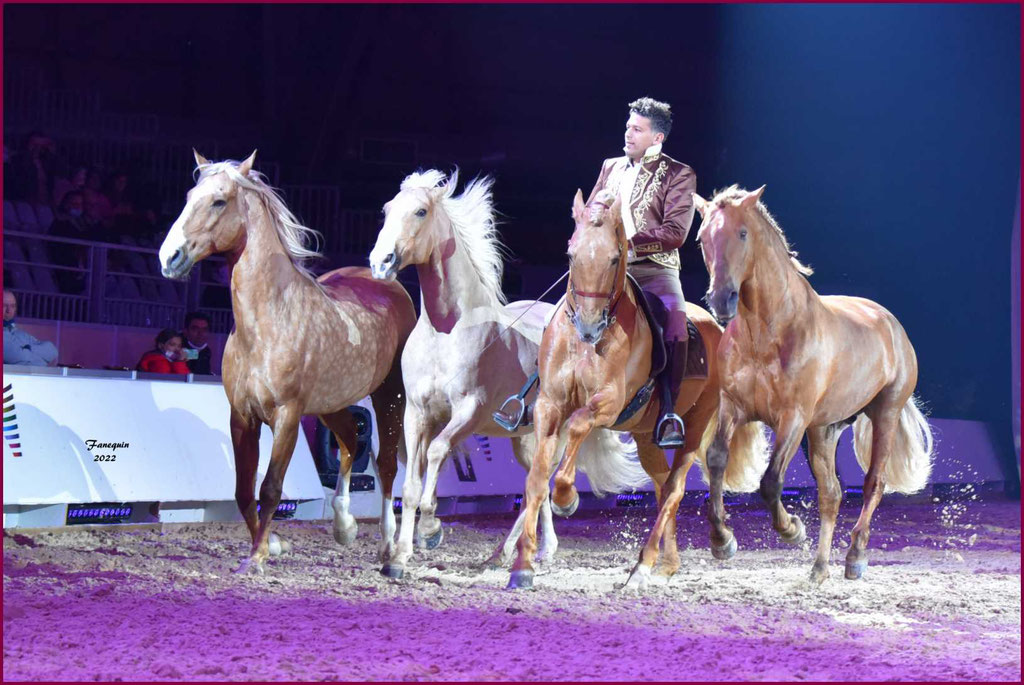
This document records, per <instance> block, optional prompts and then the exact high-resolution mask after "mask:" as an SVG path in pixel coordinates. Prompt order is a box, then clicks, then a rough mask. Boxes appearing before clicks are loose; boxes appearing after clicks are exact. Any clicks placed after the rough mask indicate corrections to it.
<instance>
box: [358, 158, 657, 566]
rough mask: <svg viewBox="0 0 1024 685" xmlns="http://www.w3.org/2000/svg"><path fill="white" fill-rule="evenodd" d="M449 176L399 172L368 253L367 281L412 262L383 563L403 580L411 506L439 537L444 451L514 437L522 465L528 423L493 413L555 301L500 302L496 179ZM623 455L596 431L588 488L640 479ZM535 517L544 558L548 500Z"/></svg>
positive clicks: (497, 557) (548, 543)
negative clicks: (404, 455)
mask: <svg viewBox="0 0 1024 685" xmlns="http://www.w3.org/2000/svg"><path fill="white" fill-rule="evenodd" d="M457 183H458V170H456V171H455V173H453V174H452V175H451V177H450V178H447V179H446V178H445V175H444V174H443V173H442V172H440V171H435V170H430V171H426V172H422V173H415V174H412V175H411V176H409V177H407V178H406V179H405V180H404V181H403V182H402V185H401V189H400V191H399V193H398V194H397V195H396V196H395V197H394V198H392V199H391V201H390V202H388V203H387V204H385V205H384V214H385V219H384V226H383V227H382V228H381V231H380V235H379V236H378V237H377V243H376V245H374V247H373V250H372V251H371V252H370V268H371V269H372V272H373V276H374V278H379V279H393V278H395V276H396V275H397V274H398V272H399V270H400V269H402V268H403V267H406V266H411V265H415V266H416V269H417V272H418V274H419V281H420V303H421V306H420V316H419V320H418V321H417V322H416V327H415V328H414V329H413V332H412V334H411V335H410V336H409V340H408V342H407V343H406V346H405V350H404V352H403V353H402V374H403V378H404V382H405V391H406V408H405V422H404V430H405V444H406V449H407V452H408V463H407V465H406V471H405V483H404V484H403V488H402V503H403V504H404V505H405V506H403V507H402V521H401V528H400V530H399V535H398V545H397V547H396V548H395V553H394V554H393V555H392V557H391V559H390V560H389V562H388V563H386V564H385V565H384V567H383V568H382V569H381V573H383V574H384V575H387V576H390V577H393V578H400V577H402V575H403V574H404V572H405V566H406V564H407V563H408V561H409V559H410V558H411V557H412V554H413V527H414V523H415V518H416V509H417V507H418V508H419V510H420V521H419V528H418V531H417V533H418V535H419V537H420V544H421V546H423V547H426V548H427V549H431V548H433V547H436V546H437V545H439V544H440V543H441V540H442V537H443V535H442V529H441V522H440V521H439V520H438V519H437V517H436V516H435V510H436V507H437V497H436V494H435V489H436V487H437V476H438V470H439V469H440V467H441V465H442V463H443V462H444V459H445V457H446V456H447V455H448V454H449V453H450V451H451V450H452V448H454V447H456V446H458V445H459V443H461V442H462V441H463V440H465V439H466V438H468V437H469V436H470V435H472V434H474V433H476V434H480V435H488V436H496V437H506V438H511V439H512V450H513V452H514V454H515V457H516V459H517V461H519V463H520V464H521V465H522V466H523V468H525V469H527V470H529V468H530V463H531V462H532V460H533V453H534V448H535V444H534V438H533V429H532V427H530V426H525V427H522V428H520V429H519V430H518V431H516V432H515V433H509V432H508V431H506V430H504V429H503V428H501V427H499V426H498V425H497V424H496V423H494V421H493V420H492V418H491V415H492V413H493V412H494V411H495V410H496V409H498V408H499V407H500V406H501V403H502V401H503V400H505V399H506V398H508V397H509V396H510V395H513V394H515V393H516V392H517V391H518V390H519V389H520V388H521V387H522V385H523V384H524V382H525V381H526V379H527V378H528V377H529V376H530V375H531V374H532V373H533V372H534V371H535V370H536V369H537V351H538V349H539V346H540V339H541V335H542V333H543V328H544V322H545V318H546V316H547V315H548V314H549V313H550V312H551V311H552V310H553V306H552V305H550V304H547V303H545V302H532V301H523V302H513V303H511V304H506V303H505V302H506V301H505V296H504V295H503V293H502V291H501V271H502V255H501V247H500V243H499V242H498V236H497V232H496V231H495V227H494V212H493V208H492V200H491V185H492V184H493V180H492V179H491V178H490V177H485V178H483V179H476V180H474V181H471V182H470V183H469V184H468V185H467V186H466V188H465V190H464V191H463V193H462V195H460V196H458V197H455V196H454V192H455V187H456V184H457ZM531 305H532V307H531ZM528 308H529V310H528V311H527V309H528ZM562 445H564V437H563V441H562ZM559 453H560V452H559ZM629 453H630V448H629V446H628V445H626V444H623V443H622V441H621V440H619V437H618V434H617V433H614V432H612V431H604V430H602V431H595V432H594V434H593V437H592V438H591V440H590V441H589V442H588V443H585V444H584V447H583V450H582V451H581V468H582V469H583V470H584V471H585V472H586V473H587V475H588V477H589V480H590V484H591V487H592V489H593V490H594V491H595V492H601V491H620V490H623V489H627V488H631V487H636V486H637V485H639V484H641V483H643V482H645V480H646V474H644V472H643V470H642V468H641V467H640V465H639V462H637V461H634V460H631V459H629V458H628V455H629ZM555 466H557V463H556V464H555ZM558 513H563V512H561V511H560V512H558ZM566 513H567V514H568V513H571V511H570V512H566ZM541 515H542V526H543V528H542V530H543V542H542V546H541V550H540V556H541V557H543V558H544V559H545V560H550V559H551V558H552V557H553V555H554V553H555V550H556V549H557V547H558V539H557V538H556V536H555V531H554V525H553V522H552V517H551V503H550V501H549V500H545V501H544V503H543V504H542V508H541ZM522 520H523V519H522V516H520V518H519V519H518V520H517V521H516V524H515V526H514V527H513V529H512V531H511V532H510V533H509V535H508V537H507V538H506V539H505V541H504V543H502V544H501V545H499V547H498V549H496V550H495V552H494V554H493V555H492V556H491V558H490V559H489V560H488V563H490V564H493V565H507V564H508V563H509V561H510V560H511V557H512V554H513V552H514V551H515V543H516V540H518V538H519V535H520V533H521V532H522Z"/></svg>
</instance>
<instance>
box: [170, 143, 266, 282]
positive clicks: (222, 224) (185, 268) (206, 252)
mask: <svg viewBox="0 0 1024 685" xmlns="http://www.w3.org/2000/svg"><path fill="white" fill-rule="evenodd" d="M193 153H194V154H195V159H196V171H198V172H199V180H198V181H196V185H195V186H194V187H193V188H192V189H191V190H189V191H188V195H187V196H186V201H185V208H184V209H182V210H181V214H180V215H179V216H178V218H177V219H176V220H175V221H174V224H173V225H172V226H171V229H170V230H169V231H168V232H167V237H166V238H164V242H163V244H162V245H160V252H159V256H160V267H161V270H162V272H163V275H164V276H166V277H167V278H185V277H186V276H187V275H188V273H189V271H191V269H192V266H193V265H194V264H195V263H196V262H198V261H200V260H202V259H205V258H206V257H209V256H210V255H211V254H220V253H223V252H232V251H236V250H238V249H240V248H241V247H242V246H243V245H244V242H245V224H246V208H245V206H244V199H243V198H242V193H240V192H239V183H240V182H241V181H242V180H243V179H246V178H248V177H249V173H250V172H251V171H252V165H253V162H254V161H255V160H256V152H255V151H253V153H252V154H251V155H249V158H248V159H246V160H245V161H243V162H241V163H238V164H236V163H233V162H221V163H218V164H213V163H211V162H210V161H209V160H207V159H206V158H205V157H203V156H202V155H201V154H199V153H198V152H195V151H194V150H193Z"/></svg>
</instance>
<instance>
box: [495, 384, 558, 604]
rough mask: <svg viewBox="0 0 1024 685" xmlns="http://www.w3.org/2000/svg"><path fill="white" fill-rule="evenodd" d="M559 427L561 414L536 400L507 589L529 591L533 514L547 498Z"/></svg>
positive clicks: (533, 545) (551, 404)
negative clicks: (533, 448) (529, 460)
mask: <svg viewBox="0 0 1024 685" xmlns="http://www.w3.org/2000/svg"><path fill="white" fill-rule="evenodd" d="M561 425H562V412H561V410H560V408H559V407H557V406H556V405H555V403H554V402H552V401H551V400H550V399H548V398H547V397H546V396H544V395H541V396H540V397H539V398H538V399H537V404H536V405H535V408H534V435H535V436H536V444H537V452H536V453H535V454H534V455H533V461H532V463H531V464H530V472H529V474H528V475H527V476H526V487H525V488H524V490H525V491H524V493H523V504H522V514H520V518H521V519H522V526H523V532H522V534H521V535H520V536H519V545H518V549H519V554H518V555H517V556H516V560H515V562H513V564H512V572H511V573H510V574H509V581H508V587H509V588H511V589H531V588H533V575H534V568H533V561H534V556H535V555H536V553H537V514H538V513H539V512H540V509H541V505H542V502H543V501H544V499H545V498H547V496H548V492H549V487H548V480H549V479H550V477H551V461H552V458H553V457H554V455H555V450H556V449H557V447H558V431H559V428H560V427H561Z"/></svg>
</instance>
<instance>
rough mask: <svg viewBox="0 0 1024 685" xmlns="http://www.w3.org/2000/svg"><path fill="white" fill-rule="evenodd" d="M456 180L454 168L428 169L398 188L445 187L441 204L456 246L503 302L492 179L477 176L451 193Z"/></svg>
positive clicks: (499, 241) (494, 294) (417, 173)
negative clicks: (447, 171) (449, 171)
mask: <svg viewBox="0 0 1024 685" xmlns="http://www.w3.org/2000/svg"><path fill="white" fill-rule="evenodd" d="M458 182H459V170H458V169H457V168H456V169H455V171H454V172H452V175H451V176H450V177H448V178H447V179H446V177H445V175H444V173H443V172H441V171H437V170H436V169H430V170H428V171H421V172H416V173H414V174H410V175H409V176H407V177H406V178H405V180H404V181H402V185H401V188H400V189H401V190H410V189H414V188H425V189H427V190H430V189H432V188H436V187H438V186H439V185H442V184H443V186H444V189H445V191H444V195H442V196H441V206H442V207H443V208H444V211H445V213H446V214H447V215H448V219H449V220H450V221H451V225H452V233H454V234H455V242H456V244H457V245H458V249H459V250H460V251H462V252H463V253H464V254H465V256H466V257H467V258H468V259H469V262H470V264H471V265H472V266H473V271H475V272H476V274H477V276H479V277H480V281H481V282H482V283H483V285H484V289H485V290H486V291H487V293H488V294H490V295H491V296H493V297H494V298H495V299H496V300H497V301H498V302H499V303H501V304H505V302H507V300H506V298H505V293H503V292H502V290H501V272H502V267H503V260H502V257H503V246H502V244H501V240H500V238H499V235H498V231H497V229H496V224H495V219H494V205H493V199H492V196H491V186H493V185H494V179H493V178H492V177H490V176H484V177H482V178H481V177H479V176H478V177H477V178H474V179H473V180H472V181H470V182H469V183H468V184H466V188H465V190H463V191H462V194H461V195H459V196H458V197H453V195H454V194H455V186H456V185H458Z"/></svg>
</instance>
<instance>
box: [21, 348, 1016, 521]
mask: <svg viewBox="0 0 1024 685" xmlns="http://www.w3.org/2000/svg"><path fill="white" fill-rule="evenodd" d="M62 373H64V371H63V370H61V369H42V370H37V371H31V372H27V371H25V370H23V369H18V368H17V367H5V369H4V386H5V390H4V438H5V439H4V478H3V481H4V485H3V492H4V526H5V527H10V526H34V525H61V524H62V523H63V521H64V510H65V505H67V504H69V503H91V502H134V503H152V502H160V503H162V504H161V510H160V512H159V520H161V521H175V520H177V521H203V520H235V519H239V518H240V517H239V515H238V512H237V509H236V508H235V504H234V490H235V469H234V457H233V453H232V447H231V436H230V431H229V425H228V424H229V421H228V416H229V407H228V402H227V398H226V397H225V395H224V390H223V388H222V387H221V385H220V383H219V382H183V381H182V380H180V379H175V380H153V379H132V378H130V377H129V374H126V373H124V372H82V371H78V372H76V371H68V372H67V373H68V375H67V376H63V375H61V374H62ZM360 404H362V405H363V406H367V407H369V408H371V410H372V406H371V405H370V402H369V399H364V400H363V401H362V402H360ZM375 423H376V422H374V424H375ZM931 423H932V426H933V428H934V430H935V432H936V444H937V450H936V451H937V456H936V460H935V466H934V469H933V472H932V483H963V482H997V481H1002V480H1003V479H1004V475H1003V474H1002V472H1001V470H1000V467H999V462H998V459H997V456H996V451H995V445H996V444H998V443H997V442H996V441H994V440H992V437H991V435H990V430H989V428H988V426H987V425H986V424H983V423H979V422H974V421H957V420H948V419H934V420H932V422H931ZM851 433H852V431H847V432H846V433H845V434H844V437H843V440H842V441H841V442H840V445H839V449H838V453H837V469H838V471H839V474H840V478H841V479H842V480H843V482H844V484H845V485H847V486H857V485H860V484H861V483H862V482H863V472H862V470H861V469H860V467H859V466H858V465H857V462H856V460H855V457H854V455H853V451H852V448H851V445H850V437H851ZM271 446H272V436H271V434H270V430H269V429H268V428H266V427H264V429H263V433H262V435H261V439H260V465H259V473H258V475H257V484H259V483H260V482H262V480H263V475H264V473H265V472H266V469H267V466H268V464H269V460H270V450H271ZM372 446H373V448H374V451H375V452H376V447H377V441H376V435H375V434H374V435H373V438H372ZM371 470H372V469H371ZM404 477H405V469H404V467H403V466H400V467H399V471H398V477H397V478H396V479H395V484H394V488H393V492H394V494H395V496H396V497H401V495H402V484H403V482H404ZM525 478H526V474H525V472H524V470H523V469H522V467H520V466H519V464H518V462H516V461H515V459H514V457H513V455H512V450H511V443H510V441H509V440H507V439H503V438H487V437H483V436H473V437H471V438H470V439H469V440H467V441H466V442H465V443H464V444H463V445H462V446H460V447H459V448H457V449H456V450H455V451H454V453H453V454H452V455H451V456H450V457H449V459H448V460H446V463H445V465H444V467H443V468H442V470H441V473H440V476H439V480H438V488H437V494H438V497H439V498H442V499H443V500H446V502H445V503H442V506H441V507H440V509H439V513H442V514H444V513H452V512H453V511H455V509H453V508H452V507H453V506H454V505H455V503H457V500H462V501H463V502H466V501H479V500H481V499H482V498H483V499H486V498H498V499H500V498H501V497H502V496H512V495H516V494H519V493H522V492H523V486H524V482H525ZM578 486H579V489H580V490H581V491H582V492H588V491H589V487H588V485H587V482H586V476H585V475H583V474H580V476H579V481H578ZM786 486H787V487H813V486H814V480H813V478H812V476H811V473H810V469H809V468H808V466H807V463H806V460H805V459H804V457H803V456H802V455H796V457H795V458H794V460H793V462H792V464H791V466H790V470H789V473H788V474H787V478H786ZM646 489H648V490H650V489H651V487H650V485H648V487H647V488H646ZM706 489H707V486H706V485H705V484H704V482H703V480H702V479H701V475H700V471H699V469H697V468H693V469H692V470H691V471H690V474H689V476H688V478H687V490H689V491H701V490H706ZM330 494H331V493H330V491H329V490H325V489H324V488H323V486H322V485H321V483H320V480H319V477H318V474H317V473H316V468H315V466H314V462H313V458H312V455H311V454H310V451H309V446H308V444H307V443H306V437H305V434H304V433H303V432H302V431H300V432H299V439H298V442H297V444H296V449H295V454H294V455H293V457H292V460H291V464H290V466H289V468H288V472H287V474H286V476H285V481H284V493H283V497H282V499H286V500H297V501H299V502H304V503H305V504H303V505H300V506H299V510H298V512H297V517H298V518H320V517H322V516H324V512H325V507H328V506H329V499H330ZM614 502H615V500H614V499H609V500H608V505H609V506H614ZM352 505H353V513H354V514H355V515H356V516H359V517H374V516H377V515H378V514H379V512H380V494H379V484H376V486H375V491H372V492H353V493H352ZM463 509H465V511H463ZM470 511H475V509H473V508H472V507H469V508H465V507H462V508H458V512H459V513H468V512H470ZM42 514H46V515H45V516H43V515H42Z"/></svg>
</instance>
